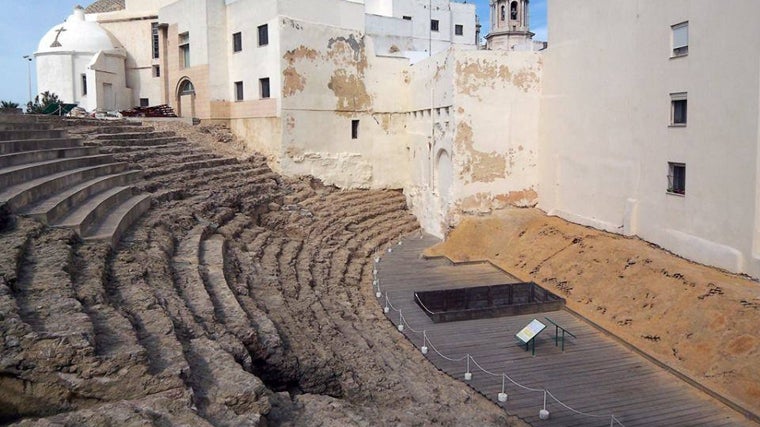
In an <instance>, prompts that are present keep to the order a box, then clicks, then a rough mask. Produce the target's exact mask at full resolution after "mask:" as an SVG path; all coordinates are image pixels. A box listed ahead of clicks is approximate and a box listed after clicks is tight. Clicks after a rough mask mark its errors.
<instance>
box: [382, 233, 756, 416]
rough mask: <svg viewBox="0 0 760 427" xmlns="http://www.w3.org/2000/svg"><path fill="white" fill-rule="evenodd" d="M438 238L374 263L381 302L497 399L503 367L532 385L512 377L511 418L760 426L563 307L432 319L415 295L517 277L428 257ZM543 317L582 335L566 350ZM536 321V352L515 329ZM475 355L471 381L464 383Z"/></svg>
mask: <svg viewBox="0 0 760 427" xmlns="http://www.w3.org/2000/svg"><path fill="white" fill-rule="evenodd" d="M437 242H438V240H437V239H435V238H434V237H431V236H421V237H413V238H408V239H406V240H404V242H403V244H401V245H394V246H392V252H384V253H383V255H382V257H381V260H380V262H379V263H377V264H376V270H377V278H378V279H379V288H380V291H381V292H382V297H381V298H380V299H379V302H380V304H381V305H382V306H385V305H386V298H387V301H388V303H389V304H388V307H389V312H388V313H387V315H386V316H387V317H388V318H389V319H390V320H391V321H392V322H393V323H394V324H395V325H398V324H399V322H400V321H402V319H403V322H404V325H405V327H404V331H403V333H404V335H405V336H406V337H407V338H408V339H409V340H410V341H411V342H413V343H414V344H415V345H416V346H417V348H420V347H421V346H422V344H423V331H424V334H425V336H426V337H427V340H428V341H427V342H428V344H427V346H428V348H429V351H428V354H427V358H428V360H429V361H430V362H432V363H433V364H435V365H436V366H437V367H438V368H439V369H440V370H442V371H444V372H446V373H447V374H449V375H451V376H452V377H454V378H458V379H460V380H462V381H463V382H466V383H467V384H468V385H469V386H471V387H473V388H474V389H475V390H477V391H479V392H480V393H482V394H483V395H484V396H486V397H488V398H489V399H491V400H492V401H494V402H497V394H498V393H499V392H501V391H502V378H503V377H502V373H505V374H507V375H508V376H509V377H510V378H511V379H512V380H514V381H515V382H516V383H518V384H520V385H521V386H523V387H525V388H521V387H519V386H516V385H514V384H512V383H511V382H510V381H508V380H505V382H506V386H505V391H506V393H507V394H508V395H509V398H508V401H507V402H506V403H504V404H500V403H498V402H497V404H499V405H502V406H503V407H504V408H505V410H506V411H507V412H508V413H509V414H511V415H516V416H518V417H520V418H522V419H523V420H525V421H527V422H528V423H530V424H532V425H540V426H609V425H610V422H611V421H612V418H611V415H613V414H614V416H615V418H616V419H617V420H619V421H620V424H616V425H624V426H625V427H632V426H666V425H667V426H681V425H689V426H694V425H708V426H713V425H716V426H717V425H732V426H741V425H747V426H756V425H757V424H754V423H752V422H750V421H749V420H747V419H745V418H744V417H743V416H742V415H741V414H738V413H736V412H735V411H733V410H731V409H730V408H728V407H726V406H725V405H723V404H722V403H720V402H719V401H717V400H715V399H713V398H711V397H709V396H708V395H706V394H704V393H702V392H701V391H699V390H697V389H696V388H694V387H692V386H691V385H689V384H686V383H685V382H683V381H681V380H680V379H678V378H677V377H675V376H674V375H672V374H670V373H668V372H666V371H665V370H663V369H662V368H660V367H659V366H657V365H655V364H654V363H651V362H650V361H649V360H647V359H645V358H644V357H642V356H640V355H639V354H637V353H635V352H633V351H632V350H630V349H628V348H626V347H625V346H623V345H622V344H620V343H619V342H617V341H616V340H614V339H612V338H610V337H609V336H607V335H606V334H604V333H602V332H601V331H599V330H598V329H596V328H595V327H594V326H592V325H591V324H589V323H588V322H586V321H584V320H583V319H580V318H578V317H576V316H575V315H573V314H571V313H570V312H568V311H565V310H560V311H554V312H550V313H538V314H531V315H521V316H512V317H501V318H496V319H479V320H468V321H461V322H449V323H438V324H434V323H433V322H432V321H431V320H430V318H428V316H427V315H426V314H425V313H424V312H423V310H422V309H421V308H419V307H418V305H417V304H416V303H415V301H414V291H427V290H436V289H447V288H461V287H467V286H483V285H496V284H504V283H516V282H519V280H517V279H516V278H515V277H512V276H510V275H508V274H506V273H504V272H502V271H501V270H498V269H496V268H494V267H493V266H491V265H490V264H487V263H482V264H478V263H473V264H466V265H461V264H460V265H457V266H453V265H451V263H449V262H448V261H445V260H440V259H437V260H425V259H422V257H421V253H422V250H423V249H424V248H426V247H429V246H431V245H433V244H435V243H437ZM545 316H546V317H549V318H551V319H552V320H554V321H555V322H557V323H558V324H560V325H562V326H563V327H565V328H566V329H567V330H569V331H571V332H572V333H573V334H575V335H576V336H577V338H575V339H573V338H567V339H566V340H565V352H564V353H563V352H562V351H561V350H560V347H556V346H555V342H554V327H553V326H552V325H551V324H549V322H546V321H545V320H544V317H545ZM534 318H535V319H539V320H541V321H542V322H543V323H545V324H547V328H546V329H545V330H544V331H543V332H542V333H541V334H540V335H539V336H538V337H537V338H536V355H535V356H532V355H531V352H530V351H527V352H526V351H525V347H524V346H518V345H517V344H516V339H515V337H514V335H515V334H516V333H517V332H518V331H519V330H520V329H522V328H523V327H524V326H525V325H527V324H528V323H529V322H530V321H531V320H532V319H534ZM441 355H443V356H441ZM468 355H469V356H470V357H471V359H470V372H471V373H472V380H470V381H464V373H465V372H466V371H467V360H468ZM444 356H445V357H444ZM473 360H474V362H473ZM476 363H477V365H476ZM529 389H533V390H529ZM535 390H538V391H535ZM543 390H549V392H550V393H551V396H548V399H547V403H546V409H547V410H549V411H550V413H551V417H550V419H549V420H540V419H539V416H538V412H539V410H540V409H541V408H542V407H543V404H544V392H543ZM552 396H554V397H555V398H556V399H559V400H560V401H561V402H562V404H560V403H558V402H557V401H556V400H555V399H553V398H552ZM563 404H564V405H566V406H563ZM568 407H569V408H572V409H569V408H568ZM575 411H578V412H582V413H584V414H579V413H576V412H575ZM586 414H589V415H586Z"/></svg>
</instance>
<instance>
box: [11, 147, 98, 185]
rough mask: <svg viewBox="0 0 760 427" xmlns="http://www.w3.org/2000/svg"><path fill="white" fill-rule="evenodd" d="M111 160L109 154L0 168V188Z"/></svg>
mask: <svg viewBox="0 0 760 427" xmlns="http://www.w3.org/2000/svg"><path fill="white" fill-rule="evenodd" d="M110 162H113V156H112V155H110V154H97V155H94V156H84V157H74V158H72V159H55V160H48V161H44V162H37V163H28V164H25V165H17V166H11V167H7V168H3V169H0V188H3V187H10V186H12V185H15V184H19V183H22V182H26V181H29V180H33V179H36V178H39V177H42V176H46V175H51V174H54V173H58V172H63V171H66V170H71V169H77V168H83V167H87V166H95V165H101V164H105V163H110Z"/></svg>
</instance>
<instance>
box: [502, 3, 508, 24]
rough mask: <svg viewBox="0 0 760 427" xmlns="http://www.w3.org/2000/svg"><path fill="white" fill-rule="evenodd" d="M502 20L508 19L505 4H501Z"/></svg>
mask: <svg viewBox="0 0 760 427" xmlns="http://www.w3.org/2000/svg"><path fill="white" fill-rule="evenodd" d="M501 20H502V21H506V20H507V7H506V6H504V5H501Z"/></svg>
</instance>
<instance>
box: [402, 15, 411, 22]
mask: <svg viewBox="0 0 760 427" xmlns="http://www.w3.org/2000/svg"><path fill="white" fill-rule="evenodd" d="M403 18H404V20H405V21H411V20H412V17H411V16H407V15H404V16H403Z"/></svg>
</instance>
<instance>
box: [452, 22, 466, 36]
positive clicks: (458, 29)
mask: <svg viewBox="0 0 760 427" xmlns="http://www.w3.org/2000/svg"><path fill="white" fill-rule="evenodd" d="M463 34H464V25H460V24H456V25H454V35H457V36H461V35H463Z"/></svg>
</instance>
